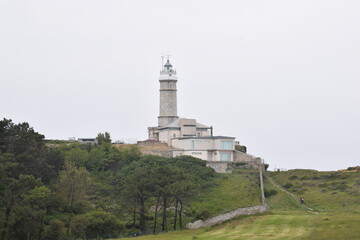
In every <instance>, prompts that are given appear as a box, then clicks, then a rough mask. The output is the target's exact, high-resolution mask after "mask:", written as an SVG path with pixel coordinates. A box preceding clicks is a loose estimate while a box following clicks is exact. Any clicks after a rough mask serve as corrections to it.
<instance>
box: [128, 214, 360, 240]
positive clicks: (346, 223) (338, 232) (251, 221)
mask: <svg viewBox="0 0 360 240" xmlns="http://www.w3.org/2000/svg"><path fill="white" fill-rule="evenodd" d="M358 226H360V215H358V214H351V215H328V214H326V215H322V214H319V215H315V214H307V213H302V214H301V213H296V214H288V215H285V214H266V215H262V216H251V217H246V218H243V219H238V220H233V221H231V222H228V223H226V224H223V225H219V226H215V227H212V228H207V229H198V230H186V231H182V232H170V233H164V234H158V235H152V236H144V237H138V238H136V239H138V240H155V239H156V240H167V239H171V240H193V239H198V240H225V239H231V240H241V239H247V240H248V239H251V240H255V239H256V240H268V239H274V240H275V239H283V240H285V239H286V240H287V239H313V240H323V239H331V240H336V239H339V240H346V239H349V240H354V239H360V229H359V227H358ZM125 239H133V238H125ZM125 239H124V240H125Z"/></svg>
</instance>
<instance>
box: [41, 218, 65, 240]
mask: <svg viewBox="0 0 360 240" xmlns="http://www.w3.org/2000/svg"><path fill="white" fill-rule="evenodd" d="M63 236H65V226H64V223H63V222H62V221H60V220H59V219H53V220H51V221H50V223H49V225H48V226H46V228H45V239H54V240H56V239H61V238H62V237H63Z"/></svg>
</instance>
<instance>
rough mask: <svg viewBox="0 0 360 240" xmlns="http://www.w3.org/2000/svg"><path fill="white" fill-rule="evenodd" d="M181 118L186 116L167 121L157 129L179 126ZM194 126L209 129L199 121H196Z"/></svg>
mask: <svg viewBox="0 0 360 240" xmlns="http://www.w3.org/2000/svg"><path fill="white" fill-rule="evenodd" d="M181 119H186V118H178V119H176V120H175V121H173V122H171V123H168V124H166V125H164V126H161V127H159V129H165V128H180V120H181ZM196 128H206V129H210V127H208V126H206V125H204V124H201V123H198V122H196Z"/></svg>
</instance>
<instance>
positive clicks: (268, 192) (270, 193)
mask: <svg viewBox="0 0 360 240" xmlns="http://www.w3.org/2000/svg"><path fill="white" fill-rule="evenodd" d="M277 193H278V192H277V191H276V190H275V189H271V190H269V189H266V188H265V189H264V195H265V197H266V198H269V197H271V196H274V195H276V194H277Z"/></svg>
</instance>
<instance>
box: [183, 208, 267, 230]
mask: <svg viewBox="0 0 360 240" xmlns="http://www.w3.org/2000/svg"><path fill="white" fill-rule="evenodd" d="M267 210H268V206H267V205H266V204H264V205H258V206H254V207H246V208H238V209H235V210H233V211H231V212H228V213H225V214H221V215H218V216H216V217H212V218H209V219H207V220H205V221H202V220H199V221H196V222H193V223H188V224H187V225H186V228H188V229H197V228H202V227H210V226H213V225H216V224H220V223H223V222H225V221H228V220H230V219H233V218H236V217H239V216H245V215H254V214H259V213H264V212H266V211H267Z"/></svg>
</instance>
